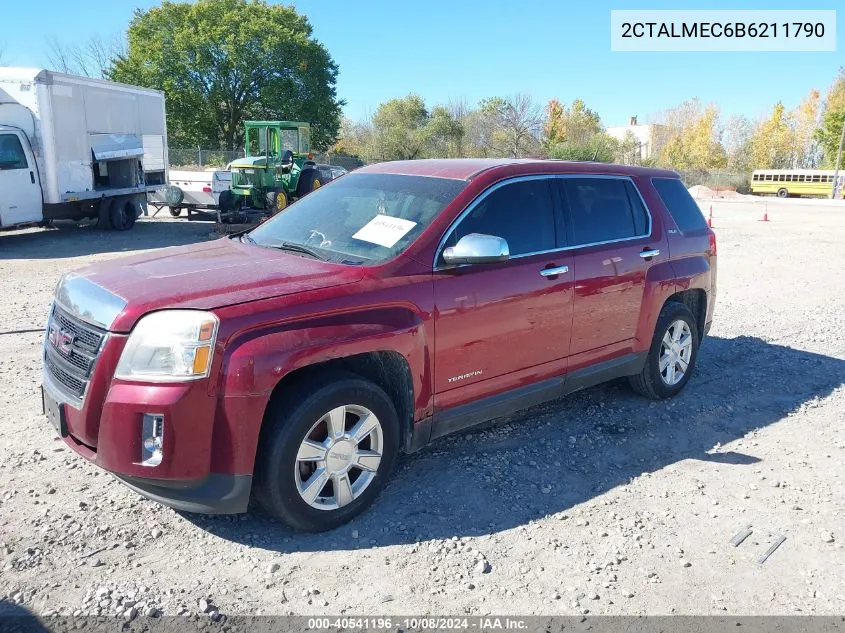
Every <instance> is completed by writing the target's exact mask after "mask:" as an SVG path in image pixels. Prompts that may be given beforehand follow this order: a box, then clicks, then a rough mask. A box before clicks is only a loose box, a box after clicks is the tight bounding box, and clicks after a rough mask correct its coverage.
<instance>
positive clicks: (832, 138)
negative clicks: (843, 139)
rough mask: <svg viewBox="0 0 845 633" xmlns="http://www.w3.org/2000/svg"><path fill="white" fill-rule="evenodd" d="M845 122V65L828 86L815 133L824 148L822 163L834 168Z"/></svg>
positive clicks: (844, 157)
mask: <svg viewBox="0 0 845 633" xmlns="http://www.w3.org/2000/svg"><path fill="white" fill-rule="evenodd" d="M843 122H845V66H843V67H842V68H840V69H839V74H838V75H837V76H836V79H834V80H833V83H832V84H831V85H830V88H828V91H827V96H826V98H825V109H824V115H823V116H822V123H821V126H820V127H819V129H818V130H816V133H815V139H816V140H817V141H818V143H819V145H820V146H821V148H822V152H823V156H824V158H823V161H822V164H823V165H824V166H825V167H829V168H832V167H834V166H835V165H836V152H837V151H838V150H839V138H840V136H841V135H842V125H843V124H844V123H843ZM843 159H845V156H843Z"/></svg>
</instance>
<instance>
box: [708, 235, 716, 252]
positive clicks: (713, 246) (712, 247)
mask: <svg viewBox="0 0 845 633" xmlns="http://www.w3.org/2000/svg"><path fill="white" fill-rule="evenodd" d="M708 237H709V238H710V257H715V256H716V233H714V232H713V231H710V232H709V234H708Z"/></svg>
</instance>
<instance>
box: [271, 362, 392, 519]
mask: <svg viewBox="0 0 845 633" xmlns="http://www.w3.org/2000/svg"><path fill="white" fill-rule="evenodd" d="M297 391H299V392H302V391H303V390H302V389H300V388H297ZM304 391H305V392H306V393H308V394H309V395H307V396H306V397H305V398H303V399H299V398H297V400H298V402H296V403H292V404H291V405H290V406H285V404H283V403H282V402H281V400H280V401H279V402H278V403H275V405H274V406H273V408H272V410H271V412H270V415H269V419H268V420H267V421H266V422H265V424H267V425H268V427H267V428H266V429H264V432H263V433H262V447H261V453H260V455H259V460H258V463H257V468H256V497H257V499H258V501H259V502H260V503H261V505H262V506H263V507H264V508H265V510H267V512H269V513H270V514H272V515H273V516H275V517H277V518H279V519H281V520H282V521H284V522H285V523H287V524H288V525H290V526H291V527H293V528H296V529H298V530H305V531H309V532H318V531H322V530H329V529H332V528H335V527H338V526H339V525H342V524H343V523H346V522H347V521H349V520H350V519H352V518H353V517H354V516H356V515H357V514H359V513H360V512H362V511H363V510H364V509H365V508H366V507H367V506H369V505H370V504H371V503H372V502H373V500H374V499H375V498H376V496H377V495H378V493H379V491H380V490H381V489H382V487H384V484H385V482H386V480H387V478H388V476H389V475H390V472H391V471H392V469H393V464H394V462H395V460H396V454H397V453H398V450H399V418H398V416H397V415H396V409H395V407H394V406H393V402H392V401H391V400H390V398H389V397H388V396H387V394H385V393H384V391H383V390H382V389H380V388H379V387H378V386H377V385H375V384H373V383H371V382H369V381H367V380H364V379H362V378H359V377H357V376H355V375H353V374H333V375H332V376H331V377H326V378H324V379H322V380H320V381H319V382H317V383H311V385H310V386H309V387H306V388H305V389H304Z"/></svg>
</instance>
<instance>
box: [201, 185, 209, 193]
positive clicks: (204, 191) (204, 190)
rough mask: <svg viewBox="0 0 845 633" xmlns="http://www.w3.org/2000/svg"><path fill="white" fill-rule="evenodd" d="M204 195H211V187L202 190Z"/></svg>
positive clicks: (207, 186)
mask: <svg viewBox="0 0 845 633" xmlns="http://www.w3.org/2000/svg"><path fill="white" fill-rule="evenodd" d="M202 192H203V193H211V185H206V186H205V187H203V188H202Z"/></svg>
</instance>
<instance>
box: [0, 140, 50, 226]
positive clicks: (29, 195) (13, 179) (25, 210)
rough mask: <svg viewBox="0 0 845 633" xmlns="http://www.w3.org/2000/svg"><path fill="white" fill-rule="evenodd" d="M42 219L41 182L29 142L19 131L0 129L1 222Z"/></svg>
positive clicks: (12, 222) (15, 222)
mask: <svg viewBox="0 0 845 633" xmlns="http://www.w3.org/2000/svg"><path fill="white" fill-rule="evenodd" d="M41 219H42V204H41V185H40V183H39V182H38V177H37V173H36V168H35V158H34V157H33V155H32V152H30V151H29V143H28V142H27V140H26V139H25V138H24V137H23V135H22V134H21V133H20V132H18V131H14V130H8V129H7V130H0V226H14V225H15V224H24V223H26V222H38V221H40V220H41Z"/></svg>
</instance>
